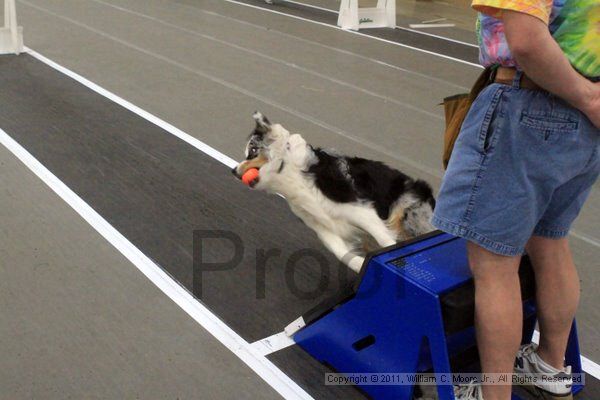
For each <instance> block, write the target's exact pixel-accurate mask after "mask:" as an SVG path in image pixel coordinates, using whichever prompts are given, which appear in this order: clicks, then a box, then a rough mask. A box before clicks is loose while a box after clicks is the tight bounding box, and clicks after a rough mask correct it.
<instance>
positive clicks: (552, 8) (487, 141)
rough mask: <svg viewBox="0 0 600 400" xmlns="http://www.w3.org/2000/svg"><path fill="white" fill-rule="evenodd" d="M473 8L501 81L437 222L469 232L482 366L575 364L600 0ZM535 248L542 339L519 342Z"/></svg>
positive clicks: (500, 393) (480, 106) (471, 394)
mask: <svg viewBox="0 0 600 400" xmlns="http://www.w3.org/2000/svg"><path fill="white" fill-rule="evenodd" d="M473 7H474V8H475V9H476V10H477V11H479V17H478V34H479V45H480V61H481V63H482V65H483V66H484V67H492V68H495V69H494V72H493V73H492V77H493V83H491V84H489V85H488V86H487V87H486V88H485V89H484V90H483V91H482V92H481V93H480V94H479V95H478V97H477V99H476V100H475V102H474V103H473V105H472V106H471V109H470V110H469V113H468V114H467V117H466V119H465V121H464V123H463V125H462V129H461V132H460V135H459V136H458V139H457V141H456V144H455V146H454V150H453V153H452V156H451V158H450V162H449V165H448V169H447V171H446V174H445V176H444V179H443V182H442V186H441V188H440V193H439V195H438V201H437V205H436V208H435V212H434V216H433V219H432V223H433V225H434V226H435V227H437V228H438V229H441V230H443V231H446V232H448V233H451V234H453V235H456V236H460V237H463V238H465V239H467V253H468V258H469V265H470V268H471V271H472V273H473V278H474V282H475V329H476V334H477V343H478V347H479V354H480V360H481V368H482V372H483V373H512V372H513V369H514V371H515V372H517V373H542V374H548V375H552V376H554V375H556V374H570V368H569V367H568V366H565V365H564V355H565V350H566V345H567V339H568V336H569V332H570V328H571V324H572V321H573V319H574V316H575V312H576V309H577V305H578V302H579V292H580V287H579V278H578V275H577V271H576V268H575V265H574V263H573V258H572V255H571V251H570V248H569V243H568V240H567V238H566V236H567V234H568V232H569V229H570V227H571V224H572V223H573V221H574V220H575V218H576V217H577V215H578V214H579V212H580V210H581V207H582V206H583V204H584V202H585V200H586V198H587V197H588V195H589V193H590V190H591V187H592V185H593V184H594V182H595V181H596V179H597V177H598V174H599V172H600V156H599V154H598V153H599V146H600V83H599V82H598V81H599V80H600V79H599V78H600V0H554V1H553V0H474V1H473ZM525 251H526V252H527V253H528V255H529V257H530V258H531V261H532V264H533V269H534V272H535V276H536V284H537V292H536V301H537V310H538V322H539V330H540V343H539V346H535V345H528V346H524V347H522V348H519V345H520V340H521V333H522V319H523V316H522V303H521V295H520V285H519V276H518V268H519V263H520V258H521V255H522V254H523V253H524V252H525ZM515 356H516V361H517V362H516V363H515ZM530 389H531V390H534V391H536V392H537V393H538V395H539V396H540V398H543V399H561V400H566V399H571V398H572V395H571V387H570V384H569V382H568V381H563V382H561V383H556V384H543V385H542V384H540V385H539V386H535V387H532V388H530ZM455 393H456V396H457V398H458V399H460V400H463V399H464V400H482V399H485V400H508V399H510V396H511V394H510V393H511V387H510V386H509V385H504V386H495V385H485V386H478V385H475V384H472V385H467V386H461V387H457V388H455Z"/></svg>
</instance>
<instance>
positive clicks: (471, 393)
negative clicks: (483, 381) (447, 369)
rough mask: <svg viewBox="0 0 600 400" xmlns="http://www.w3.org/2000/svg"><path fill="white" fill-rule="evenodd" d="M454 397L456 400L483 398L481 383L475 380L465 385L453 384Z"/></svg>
mask: <svg viewBox="0 0 600 400" xmlns="http://www.w3.org/2000/svg"><path fill="white" fill-rule="evenodd" d="M454 398H455V399H456V400H483V395H482V394H481V385H480V384H479V383H476V382H475V381H472V382H471V383H469V384H466V385H454Z"/></svg>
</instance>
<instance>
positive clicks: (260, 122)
mask: <svg viewBox="0 0 600 400" xmlns="http://www.w3.org/2000/svg"><path fill="white" fill-rule="evenodd" d="M252 118H254V121H255V122H256V128H255V130H254V132H255V133H258V134H260V135H266V134H267V133H269V132H270V131H271V122H270V121H269V120H268V119H267V117H265V116H264V115H262V113H261V112H260V111H255V112H254V114H252Z"/></svg>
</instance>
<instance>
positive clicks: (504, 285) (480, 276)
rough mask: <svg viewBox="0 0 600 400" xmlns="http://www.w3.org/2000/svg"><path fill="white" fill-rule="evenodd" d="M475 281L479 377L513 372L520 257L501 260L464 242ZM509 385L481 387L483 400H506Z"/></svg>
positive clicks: (519, 310)
mask: <svg viewBox="0 0 600 400" xmlns="http://www.w3.org/2000/svg"><path fill="white" fill-rule="evenodd" d="M467 253H468V256H469V266H470V267H471V271H472V272H473V279H474V281H475V331H476V334H477V345H478V348H479V357H480V359H481V370H482V372H483V373H507V374H511V373H512V372H513V367H514V362H515V355H516V353H517V351H518V350H519V345H520V343H521V336H522V325H523V305H522V303H521V288H520V285H519V263H520V260H521V257H520V256H519V257H504V256H500V255H497V254H494V253H491V252H489V251H487V250H485V249H483V248H482V247H480V246H478V245H476V244H473V243H471V242H468V244H467ZM510 393H511V385H502V386H500V385H498V386H492V385H488V386H484V387H483V398H484V399H485V400H509V399H510V398H511V394H510Z"/></svg>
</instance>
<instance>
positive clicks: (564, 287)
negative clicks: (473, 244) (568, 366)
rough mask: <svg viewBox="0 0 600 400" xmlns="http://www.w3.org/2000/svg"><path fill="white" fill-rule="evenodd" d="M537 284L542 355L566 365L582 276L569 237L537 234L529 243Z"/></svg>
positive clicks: (540, 349)
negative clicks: (558, 237)
mask: <svg viewBox="0 0 600 400" xmlns="http://www.w3.org/2000/svg"><path fill="white" fill-rule="evenodd" d="M527 253H528V254H529V257H530V258H531V262H532V264H533V270H534V271H535V281H536V285H537V293H536V302H537V315H538V323H539V329H540V345H539V347H538V351H537V353H538V355H539V356H540V357H541V358H542V360H544V361H545V362H547V363H548V364H550V365H552V366H553V367H554V368H557V369H562V368H563V366H564V357H565V351H566V348H567V341H568V339H569V333H570V331H571V324H572V323H573V319H574V318H575V312H576V311H577V306H578V304H579V291H580V286H579V276H578V275H577V270H576V269H575V264H574V263H573V257H572V255H571V249H570V248H569V242H568V240H567V239H566V238H563V239H548V238H544V237H540V236H533V237H532V238H531V239H529V242H528V243H527Z"/></svg>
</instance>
